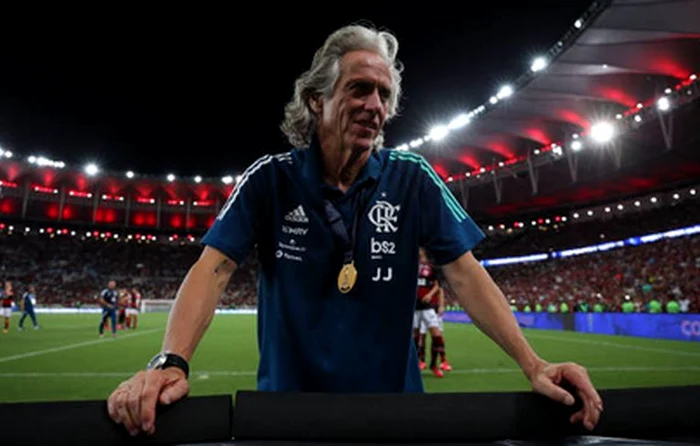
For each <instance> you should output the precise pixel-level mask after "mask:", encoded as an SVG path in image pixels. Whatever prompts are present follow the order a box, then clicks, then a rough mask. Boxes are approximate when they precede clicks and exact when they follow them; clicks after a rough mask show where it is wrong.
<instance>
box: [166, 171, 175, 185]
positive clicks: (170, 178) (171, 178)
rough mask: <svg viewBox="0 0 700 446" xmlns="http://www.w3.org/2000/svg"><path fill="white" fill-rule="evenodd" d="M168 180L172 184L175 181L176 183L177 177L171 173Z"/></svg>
mask: <svg viewBox="0 0 700 446" xmlns="http://www.w3.org/2000/svg"><path fill="white" fill-rule="evenodd" d="M167 178H168V181H170V182H171V183H172V182H173V181H175V175H173V174H172V173H169V174H168V176H167Z"/></svg>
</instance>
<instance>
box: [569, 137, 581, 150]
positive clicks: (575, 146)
mask: <svg viewBox="0 0 700 446" xmlns="http://www.w3.org/2000/svg"><path fill="white" fill-rule="evenodd" d="M582 148H583V143H582V142H581V141H578V140H576V141H574V142H572V143H571V150H573V151H574V152H578V151H579V150H581V149H582Z"/></svg>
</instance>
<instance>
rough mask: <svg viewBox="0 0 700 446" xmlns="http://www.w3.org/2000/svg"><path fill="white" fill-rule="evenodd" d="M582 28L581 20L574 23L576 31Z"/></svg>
mask: <svg viewBox="0 0 700 446" xmlns="http://www.w3.org/2000/svg"><path fill="white" fill-rule="evenodd" d="M582 26H583V20H581V19H578V20H576V21H575V22H574V27H576V29H580V28H581V27H582Z"/></svg>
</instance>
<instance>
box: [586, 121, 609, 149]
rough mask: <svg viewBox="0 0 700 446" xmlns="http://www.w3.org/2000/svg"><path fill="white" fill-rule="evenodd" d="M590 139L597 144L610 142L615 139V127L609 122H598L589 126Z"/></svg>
mask: <svg viewBox="0 0 700 446" xmlns="http://www.w3.org/2000/svg"><path fill="white" fill-rule="evenodd" d="M591 137H592V138H593V140H594V141H596V142H598V143H601V144H602V143H606V142H610V141H611V140H612V139H613V137H615V127H614V126H613V125H612V124H610V123H609V122H598V123H596V124H593V126H591Z"/></svg>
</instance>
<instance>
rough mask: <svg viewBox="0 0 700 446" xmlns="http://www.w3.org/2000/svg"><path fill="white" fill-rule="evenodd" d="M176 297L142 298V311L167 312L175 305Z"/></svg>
mask: <svg viewBox="0 0 700 446" xmlns="http://www.w3.org/2000/svg"><path fill="white" fill-rule="evenodd" d="M173 303H175V299H142V300H141V313H167V312H169V311H170V309H171V308H172V307H173Z"/></svg>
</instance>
